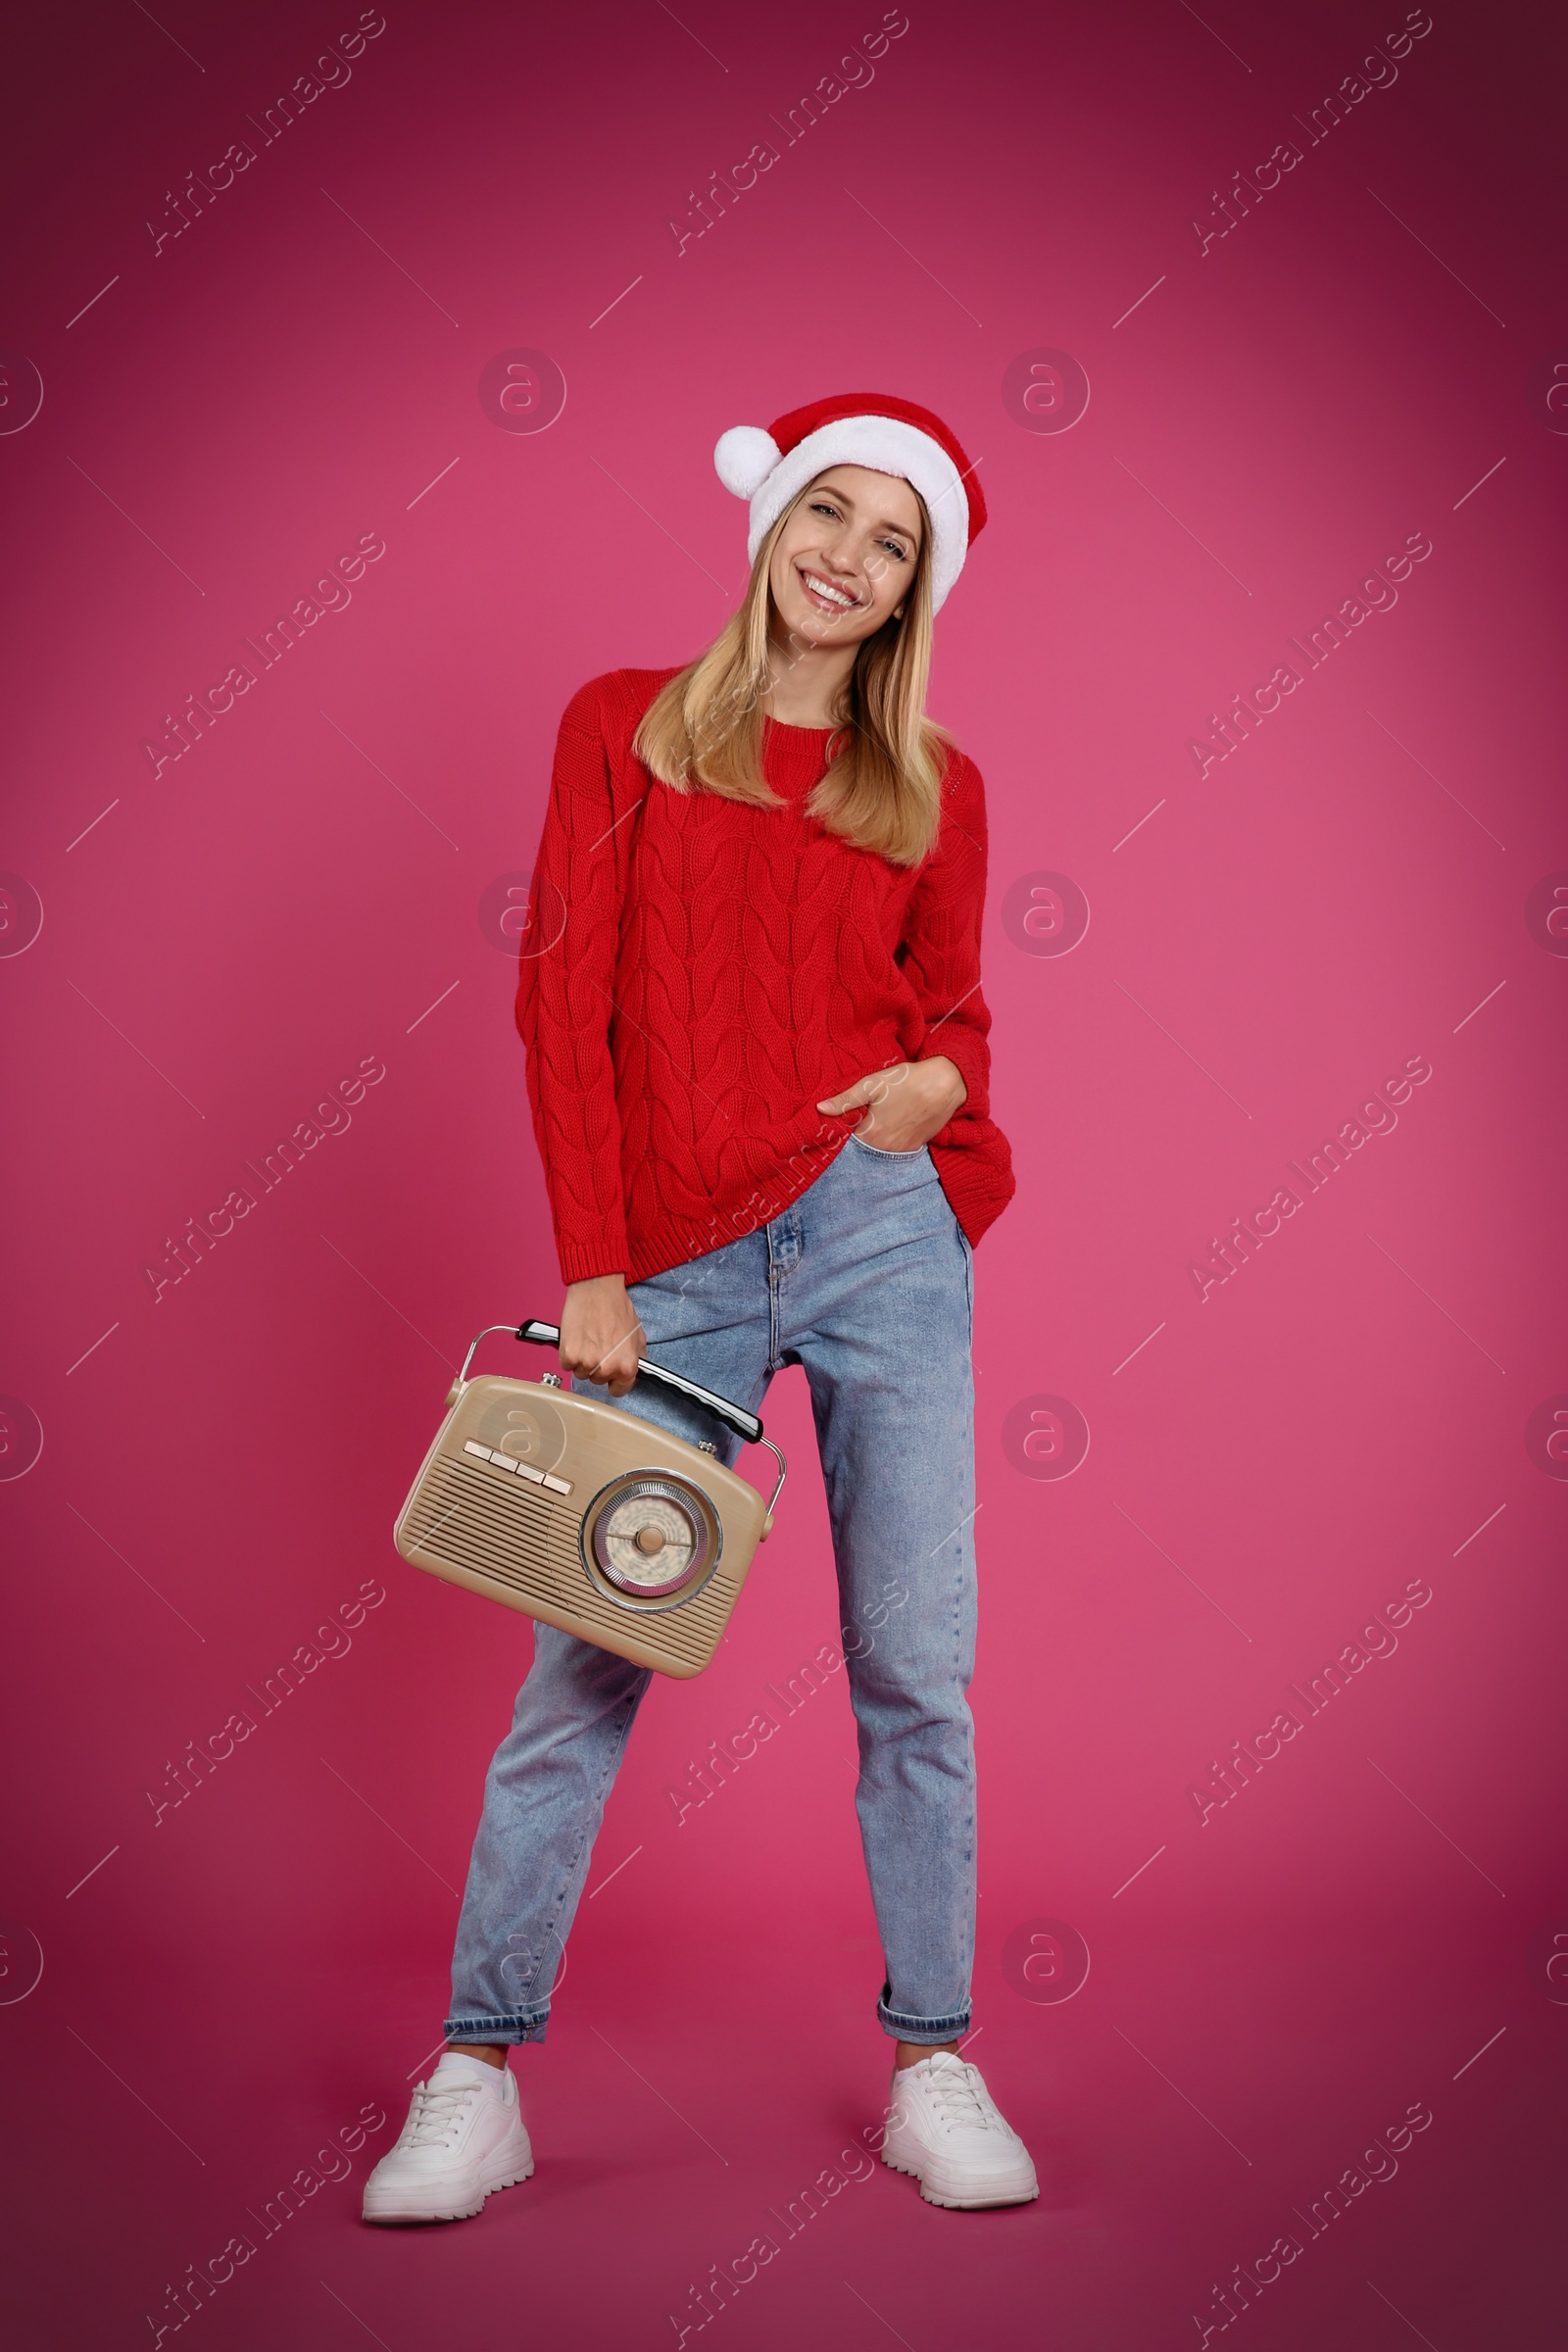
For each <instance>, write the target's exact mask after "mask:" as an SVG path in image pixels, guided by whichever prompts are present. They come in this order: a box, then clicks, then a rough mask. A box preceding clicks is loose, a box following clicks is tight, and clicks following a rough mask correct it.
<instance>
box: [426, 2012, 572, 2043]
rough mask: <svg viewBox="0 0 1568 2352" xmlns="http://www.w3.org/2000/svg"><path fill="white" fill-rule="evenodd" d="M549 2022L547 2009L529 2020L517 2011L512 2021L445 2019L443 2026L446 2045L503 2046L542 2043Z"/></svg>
mask: <svg viewBox="0 0 1568 2352" xmlns="http://www.w3.org/2000/svg"><path fill="white" fill-rule="evenodd" d="M549 2022H550V2012H549V2010H548V2009H542V2010H540V2011H539V2012H538V2013H537V2015H535V2016H533V2017H524V2016H523V2015H522V2013H521V2012H520V2011H518V2012H517V2013H516V2014H515V2016H512V2017H449V2018H448V2019H447V2022H446V2038H447V2040H448V2041H474V2042H493V2043H495V2044H496V2045H497V2046H498V2047H499V2045H500V2044H501V2043H503V2042H513V2041H543V2039H544V2037H545V2028H546V2026H547V2025H548V2024H549Z"/></svg>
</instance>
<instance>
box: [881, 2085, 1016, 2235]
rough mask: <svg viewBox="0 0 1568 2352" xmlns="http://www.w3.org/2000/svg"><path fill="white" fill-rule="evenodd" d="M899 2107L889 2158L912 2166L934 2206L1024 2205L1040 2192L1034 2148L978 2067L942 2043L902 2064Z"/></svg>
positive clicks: (887, 2144)
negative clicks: (928, 2054) (916, 2059)
mask: <svg viewBox="0 0 1568 2352" xmlns="http://www.w3.org/2000/svg"><path fill="white" fill-rule="evenodd" d="M892 2107H893V2114H892V2116H891V2117H890V2119H889V2122H888V2129H887V2134H886V2137H885V2138H884V2140H883V2143H882V2161H883V2163H884V2164H890V2165H891V2166H892V2167H893V2170H894V2171H895V2172H896V2173H912V2174H913V2175H914V2177H915V2179H916V2180H918V2181H919V2183H920V2194H921V2196H922V2197H924V2199H925V2201H926V2203H927V2204H928V2205H962V2206H975V2205H1024V2204H1027V2203H1028V2201H1029V2199H1030V2198H1031V2197H1038V2196H1039V2194H1040V2183H1039V2181H1038V2180H1036V2179H1035V2168H1034V2165H1033V2164H1032V2162H1031V2161H1030V2156H1029V2151H1028V2149H1027V2148H1026V2147H1025V2146H1024V2144H1023V2141H1022V2140H1021V2139H1020V2138H1019V2137H1018V2134H1017V2132H1016V2131H1014V2130H1013V2129H1012V2126H1011V2125H1010V2124H1008V2123H1005V2121H1004V2120H1003V2118H1002V2116H1001V2115H999V2114H998V2112H997V2106H996V2101H995V2100H994V2099H993V2098H992V2096H991V2093H990V2092H989V2091H988V2090H987V2088H986V2086H985V2083H984V2082H982V2081H981V2078H980V2069H979V2068H978V2067H977V2066H969V2065H967V2064H966V2063H965V2061H964V2060H963V2059H961V2058H956V2057H955V2056H954V2055H953V2052H952V2051H951V2050H938V2051H937V2052H936V2054H935V2056H934V2057H931V2058H922V2059H921V2060H920V2061H919V2062H918V2064H917V2065H915V2066H906V2067H896V2068H895V2069H894V2073H893V2097H892Z"/></svg>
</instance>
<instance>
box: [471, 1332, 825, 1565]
mask: <svg viewBox="0 0 1568 2352" xmlns="http://www.w3.org/2000/svg"><path fill="white" fill-rule="evenodd" d="M492 1331H513V1332H514V1336H515V1338H517V1339H519V1340H532V1341H534V1342H536V1343H537V1344H538V1346H540V1347H541V1348H559V1347H560V1345H561V1326H560V1325H559V1323H541V1322H539V1321H537V1320H536V1319H535V1318H534V1317H532V1316H530V1317H529V1318H528V1319H527V1321H526V1322H523V1323H519V1324H517V1325H516V1326H515V1327H514V1326H513V1325H512V1324H510V1323H489V1324H487V1325H486V1326H485V1329H484V1330H483V1331H481V1332H480V1334H479V1337H478V1339H476V1340H475V1341H474V1343H473V1346H472V1347H471V1348H469V1349H468V1352H467V1354H466V1356H465V1357H464V1359H463V1370H462V1371H461V1372H460V1373H459V1375H458V1379H459V1381H460V1383H466V1380H467V1377H468V1366H469V1365H470V1364H471V1363H472V1361H473V1357H474V1350H475V1349H476V1348H477V1347H478V1345H479V1340H482V1339H485V1338H486V1337H487V1336H488V1334H489V1333H490V1332H492ZM637 1369H638V1371H639V1372H645V1373H646V1374H647V1375H648V1377H649V1379H650V1380H657V1381H660V1382H661V1383H662V1385H663V1386H664V1387H665V1388H666V1389H678V1390H679V1392H680V1394H681V1395H682V1396H683V1397H690V1398H691V1399H692V1401H693V1403H694V1404H700V1405H703V1406H705V1407H706V1408H707V1410H708V1411H709V1412H711V1413H712V1414H713V1415H715V1417H716V1418H717V1419H718V1420H720V1421H722V1422H723V1424H724V1426H725V1427H726V1429H732V1430H733V1431H734V1432H735V1435H736V1436H737V1437H738V1438H743V1439H744V1440H745V1441H746V1443H747V1445H749V1446H766V1447H767V1450H768V1452H769V1453H770V1454H771V1455H772V1456H773V1459H774V1460H775V1461H776V1462H777V1464H778V1484H777V1485H776V1486H775V1487H774V1489H773V1492H772V1494H771V1495H769V1496H768V1498H767V1525H768V1527H771V1525H772V1523H773V1510H774V1506H775V1504H776V1503H777V1501H778V1498H779V1496H780V1495H782V1494H783V1492H784V1481H785V1479H786V1478H787V1477H788V1476H789V1464H788V1463H787V1462H786V1461H785V1459H784V1456H783V1454H782V1452H781V1451H780V1450H779V1448H778V1446H775V1445H774V1443H773V1441H772V1439H771V1438H767V1437H764V1436H763V1435H762V1424H761V1422H760V1420H759V1418H758V1416H757V1414H756V1413H749V1412H747V1411H746V1410H745V1408H744V1407H743V1406H741V1405H738V1404H731V1403H730V1401H729V1399H728V1397H715V1396H714V1394H713V1392H712V1390H711V1389H705V1388H702V1387H700V1386H699V1384H698V1383H697V1382H696V1381H695V1380H688V1379H687V1378H686V1376H685V1374H684V1373H681V1372H671V1371H670V1370H669V1369H668V1367H667V1366H666V1365H664V1364H656V1363H653V1362H651V1361H650V1359H649V1358H648V1357H647V1356H646V1355H640V1356H639V1357H638V1359H637ZM763 1532H764V1533H765V1532H766V1530H765V1529H764V1531H763Z"/></svg>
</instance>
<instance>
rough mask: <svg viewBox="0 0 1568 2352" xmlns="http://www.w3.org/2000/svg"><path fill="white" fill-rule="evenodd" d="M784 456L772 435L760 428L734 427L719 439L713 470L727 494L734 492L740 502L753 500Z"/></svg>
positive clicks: (742, 425) (751, 426)
mask: <svg viewBox="0 0 1568 2352" xmlns="http://www.w3.org/2000/svg"><path fill="white" fill-rule="evenodd" d="M782 454H783V453H782V451H781V450H780V448H779V446H778V443H777V442H776V441H775V440H774V438H773V436H772V434H771V433H764V432H763V430H762V428H761V426H760V424H732V425H731V426H730V428H729V431H728V432H727V433H720V434H719V436H718V441H717V444H716V445H715V447H714V450H713V470H714V472H715V473H716V474H717V475H718V478H719V480H720V481H721V482H722V483H723V485H724V487H725V489H726V490H732V491H733V492H734V493H735V496H736V497H737V498H745V499H752V498H755V497H756V496H757V493H758V491H759V490H760V488H761V487H762V484H763V483H764V482H765V481H766V479H767V477H768V475H769V474H770V473H771V472H772V470H773V468H774V466H776V465H777V464H778V463H779V460H780V457H781V456H782Z"/></svg>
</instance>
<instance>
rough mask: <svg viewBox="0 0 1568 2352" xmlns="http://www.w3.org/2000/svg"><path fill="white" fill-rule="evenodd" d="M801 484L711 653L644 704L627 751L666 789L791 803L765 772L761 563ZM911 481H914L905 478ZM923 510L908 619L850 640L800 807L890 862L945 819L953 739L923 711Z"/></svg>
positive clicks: (760, 803) (927, 633) (776, 805)
mask: <svg viewBox="0 0 1568 2352" xmlns="http://www.w3.org/2000/svg"><path fill="white" fill-rule="evenodd" d="M815 486H816V485H815V483H808V484H807V486H806V488H805V489H804V490H803V491H802V492H801V493H800V496H799V497H798V498H796V499H793V500H792V501H791V503H790V505H789V506H788V507H787V508H786V509H785V511H784V513H783V514H782V515H780V516H779V518H778V520H777V522H775V523H774V525H773V527H772V529H771V530H770V531H769V532H768V533H767V535H766V537H765V538H764V539H763V541H762V544H761V546H760V548H759V549H758V551H757V560H756V562H755V563H754V564H753V565H752V577H751V582H750V585H749V586H748V588H747V591H746V596H745V600H744V601H743V603H742V604H741V607H740V609H739V611H738V612H736V613H732V614H731V615H730V618H729V619H728V620H727V621H726V622H725V624H724V626H723V628H722V629H721V630H720V631H719V633H718V635H717V637H715V638H714V640H713V642H712V644H711V646H710V647H709V649H708V651H707V653H706V654H700V655H699V656H698V658H697V660H696V661H695V662H688V663H687V665H686V667H685V668H684V669H683V670H681V671H680V672H679V673H678V675H676V676H675V677H673V678H671V679H670V681H669V683H668V685H667V686H665V687H663V688H662V690H661V692H660V693H659V695H658V696H657V697H656V699H655V701H654V702H653V704H652V705H651V706H650V708H649V710H648V711H646V712H645V714H644V716H643V720H642V723H641V725H640V726H639V727H638V729H637V733H636V736H635V738H634V741H633V747H632V748H633V749H634V751H635V752H636V754H637V756H638V758H639V759H640V760H642V762H643V764H644V765H645V766H646V767H647V768H648V769H649V771H650V773H651V774H653V775H654V776H657V777H658V779H659V781H660V782H661V783H662V784H667V785H668V786H669V788H670V790H671V791H672V792H692V791H699V790H700V791H706V792H713V793H717V794H718V795H719V797H720V798H721V799H723V800H727V801H746V802H749V803H750V804H751V805H752V806H753V807H754V808H758V809H781V808H783V807H785V806H786V805H787V804H786V803H785V802H784V801H783V800H782V799H781V798H780V796H779V795H778V794H777V793H776V792H774V790H773V788H772V786H771V785H770V784H768V782H767V781H766V779H765V777H764V776H763V774H762V758H761V752H762V717H763V712H762V708H761V705H762V698H763V697H764V696H765V695H766V693H767V692H768V690H769V688H770V686H771V684H772V674H771V672H770V670H769V668H768V662H767V643H768V629H769V624H770V622H771V620H772V618H773V615H774V613H775V611H776V607H775V606H774V603H773V597H772V591H771V589H770V587H769V585H768V567H769V565H770V564H771V562H772V558H773V550H774V548H775V547H776V545H777V544H778V538H779V534H780V532H781V531H782V530H783V529H784V526H785V524H786V523H787V522H788V521H789V519H790V516H791V515H793V514H794V512H795V510H796V508H797V507H798V506H799V505H800V503H801V500H802V499H805V498H809V496H810V493H811V491H812V490H813V489H814V488H815ZM910 486H911V489H912V487H913V486H912V484H911V485H910ZM914 496H915V499H916V501H917V503H918V505H919V508H920V547H919V553H918V555H917V556H916V558H915V567H914V578H913V579H912V581H911V582H910V584H909V586H908V589H907V591H906V595H905V602H904V618H903V619H902V620H892V619H890V620H887V621H885V622H884V623H883V625H882V627H881V628H880V629H878V630H877V632H876V634H875V635H874V636H872V637H868V638H866V639H865V640H864V641H863V642H862V643H861V644H860V645H859V646H858V648H857V649H856V656H855V667H854V669H853V670H852V672H851V673H850V678H849V681H848V684H847V685H846V687H845V691H844V695H843V698H842V710H841V712H840V719H839V725H838V728H837V730H836V732H835V734H834V736H833V738H832V740H831V741H830V742H829V745H828V752H829V760H828V767H827V771H826V773H825V774H824V775H823V776H822V777H821V778H820V780H819V781H818V782H817V783H816V784H814V785H813V786H812V787H811V790H810V792H809V795H808V796H807V799H806V802H805V809H806V812H807V814H808V815H809V816H812V817H814V818H815V819H816V821H817V822H818V823H819V824H820V825H822V826H823V827H824V828H825V829H826V830H827V831H828V832H830V833H836V834H837V835H838V836H839V837H840V839H841V840H844V841H847V842H849V843H850V844H851V846H852V847H853V848H855V849H858V850H872V851H875V852H876V853H877V855H878V856H880V857H883V858H887V859H888V860H889V862H890V863H891V864H893V865H918V864H919V863H920V862H921V860H922V859H923V858H927V857H928V856H929V855H930V853H931V851H932V849H933V848H934V847H935V844H936V838H937V834H938V832H939V830H940V828H941V823H942V779H943V775H944V773H945V771H946V767H947V755H948V752H949V749H950V748H951V741H952V739H951V737H950V736H949V735H948V734H947V733H946V731H945V730H944V729H943V728H941V727H939V726H937V725H936V724H935V723H934V721H932V720H931V719H928V718H927V717H926V715H925V697H926V686H927V683H928V680H929V678H930V672H931V517H930V515H928V514H927V512H926V507H925V501H924V500H923V499H922V498H920V495H919V493H918V491H915V492H914Z"/></svg>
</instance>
